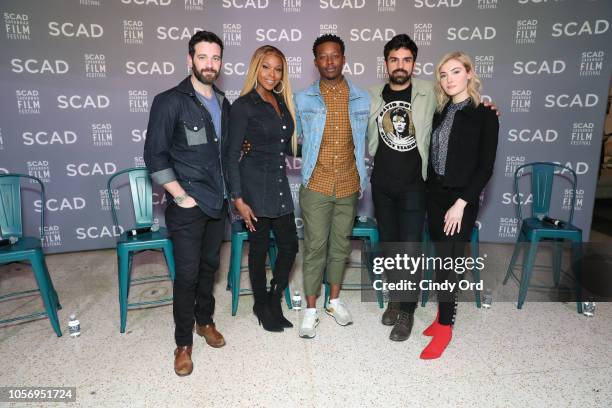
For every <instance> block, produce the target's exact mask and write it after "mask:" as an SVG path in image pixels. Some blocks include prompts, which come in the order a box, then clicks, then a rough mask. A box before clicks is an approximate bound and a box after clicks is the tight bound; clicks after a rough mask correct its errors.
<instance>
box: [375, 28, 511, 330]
mask: <svg viewBox="0 0 612 408" xmlns="http://www.w3.org/2000/svg"><path fill="white" fill-rule="evenodd" d="M383 52H384V56H385V64H386V66H387V72H388V74H389V83H387V84H381V85H376V86H374V87H372V88H370V89H369V93H370V116H369V120H368V150H369V153H370V155H371V156H372V157H373V158H374V169H373V170H372V177H371V183H372V201H373V203H374V213H375V216H376V220H377V223H378V231H379V234H380V242H381V243H382V250H383V253H384V255H385V256H391V257H393V256H395V255H396V254H397V253H398V252H401V253H406V254H408V256H414V257H418V256H420V255H421V253H422V248H421V240H422V234H423V224H424V222H425V180H426V179H427V163H428V158H429V142H430V136H431V122H432V119H433V115H434V112H435V109H436V95H435V91H434V84H433V82H429V81H424V80H421V79H418V78H413V77H412V69H413V68H414V63H415V61H416V58H417V53H418V47H417V45H416V43H415V42H414V41H413V40H412V39H411V38H410V36H408V35H407V34H398V35H396V36H395V37H393V38H392V39H391V40H390V41H389V42H388V43H387V44H385V47H384V51H383ZM485 106H488V107H489V108H490V109H493V110H497V108H496V107H495V105H493V104H491V105H489V104H488V103H485ZM400 112H402V113H400ZM497 115H498V116H499V113H497ZM408 122H409V123H408ZM400 129H401V130H400ZM402 130H403V131H402ZM399 133H401V136H402V137H398V136H399ZM381 140H382V142H380V141H381ZM420 274H421V270H410V271H407V270H404V271H397V270H396V271H387V275H388V278H389V280H390V281H394V282H397V281H400V280H402V279H407V280H410V281H412V282H415V284H416V287H417V288H418V287H419V285H418V282H419V281H420ZM417 300H418V290H415V291H411V292H408V293H402V292H391V293H390V301H389V304H388V305H387V309H386V310H385V312H384V313H383V315H382V324H384V325H386V326H393V329H392V330H391V333H390V335H389V338H390V339H391V340H393V341H405V340H407V339H408V338H409V337H410V333H411V331H412V325H413V323H414V311H415V309H416V305H417Z"/></svg>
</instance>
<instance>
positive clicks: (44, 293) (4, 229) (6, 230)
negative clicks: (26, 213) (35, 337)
mask: <svg viewBox="0 0 612 408" xmlns="http://www.w3.org/2000/svg"><path fill="white" fill-rule="evenodd" d="M21 179H29V180H30V181H31V182H33V183H37V184H38V185H39V186H40V190H39V195H40V202H41V203H43V205H42V207H41V210H40V236H39V237H26V236H24V235H23V224H22V214H21V211H22V208H21ZM45 202H46V201H45V186H44V185H43V183H42V181H40V179H38V178H36V177H32V176H29V175H26V174H15V173H9V174H0V232H1V233H2V237H3V238H4V239H8V238H13V240H14V239H17V241H16V242H14V243H12V244H9V245H7V246H2V247H0V265H3V264H8V263H13V262H22V261H28V262H29V263H30V265H31V266H32V271H33V272H34V278H35V279H36V283H37V284H38V289H32V290H26V291H20V292H14V293H9V294H6V295H3V296H0V302H4V301H6V300H8V299H10V298H14V297H19V296H23V295H26V294H30V293H36V292H39V293H40V296H41V297H42V300H43V304H44V306H45V311H44V312H37V313H32V314H29V315H25V316H18V317H13V318H10V319H4V320H1V321H0V324H4V323H10V322H14V321H19V320H26V319H30V318H34V317H40V316H48V317H49V320H50V321H51V326H52V327H53V330H54V331H55V334H57V337H61V335H62V331H61V330H60V325H59V319H58V317H57V311H58V310H59V309H61V308H62V306H61V305H60V303H59V300H58V297H57V292H56V291H55V288H54V287H53V282H52V281H51V276H50V275H49V269H48V268H47V264H46V262H45V255H44V253H43V250H42V247H41V242H40V241H41V238H42V236H43V227H44V226H45V205H44V203H45Z"/></svg>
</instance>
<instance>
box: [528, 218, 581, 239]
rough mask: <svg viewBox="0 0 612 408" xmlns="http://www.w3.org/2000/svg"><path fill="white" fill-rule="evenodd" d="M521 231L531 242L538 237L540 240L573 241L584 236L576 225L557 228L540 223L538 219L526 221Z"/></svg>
mask: <svg viewBox="0 0 612 408" xmlns="http://www.w3.org/2000/svg"><path fill="white" fill-rule="evenodd" d="M521 229H522V231H523V233H524V234H525V235H526V236H527V238H528V239H529V240H531V238H532V237H536V236H537V237H538V238H565V239H572V238H574V237H576V236H577V235H578V234H582V230H581V229H580V228H578V227H576V226H575V225H572V224H565V226H564V227H559V228H556V227H553V226H551V225H550V224H548V223H546V222H543V221H540V220H539V219H537V218H536V217H531V218H526V219H524V220H523V224H522V225H521Z"/></svg>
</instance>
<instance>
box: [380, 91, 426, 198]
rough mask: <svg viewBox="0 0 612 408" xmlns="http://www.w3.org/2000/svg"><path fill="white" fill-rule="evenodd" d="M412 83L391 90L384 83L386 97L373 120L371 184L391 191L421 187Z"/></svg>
mask: <svg viewBox="0 0 612 408" xmlns="http://www.w3.org/2000/svg"><path fill="white" fill-rule="evenodd" d="M411 92H412V85H410V86H409V87H408V88H407V89H404V90H403V91H393V90H392V89H391V88H390V87H389V84H387V85H385V87H384V89H383V91H382V97H383V100H384V101H385V106H383V108H382V110H381V112H380V114H379V115H378V118H376V123H377V125H378V149H377V150H376V154H375V155H374V169H373V170H372V180H371V181H372V185H373V186H375V187H378V188H381V189H383V190H385V191H388V192H390V193H403V192H408V191H423V190H424V189H425V183H424V182H423V177H422V176H421V156H420V155H419V151H418V149H417V144H416V135H415V130H414V124H413V122H412V109H411V103H410V102H411Z"/></svg>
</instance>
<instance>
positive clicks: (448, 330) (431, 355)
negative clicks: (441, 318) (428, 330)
mask: <svg viewBox="0 0 612 408" xmlns="http://www.w3.org/2000/svg"><path fill="white" fill-rule="evenodd" d="M452 338H453V327H452V326H450V325H448V326H446V325H442V324H438V328H437V329H436V332H435V333H434V335H433V339H431V341H430V342H429V344H428V345H427V347H425V349H424V350H423V352H422V353H421V359H422V360H433V359H436V358H439V357H440V356H441V355H442V353H444V350H446V346H448V343H450V341H451V339H452Z"/></svg>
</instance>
